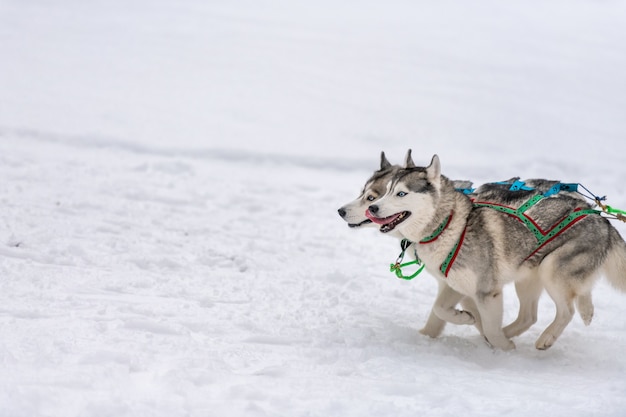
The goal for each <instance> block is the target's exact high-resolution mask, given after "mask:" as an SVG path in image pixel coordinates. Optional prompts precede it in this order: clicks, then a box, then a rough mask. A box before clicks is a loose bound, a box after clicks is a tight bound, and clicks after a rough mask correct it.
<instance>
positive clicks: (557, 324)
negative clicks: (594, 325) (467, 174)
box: [366, 155, 626, 350]
mask: <svg viewBox="0 0 626 417" xmlns="http://www.w3.org/2000/svg"><path fill="white" fill-rule="evenodd" d="M522 191H523V190H522ZM529 195H530V194H528V193H523V192H521V193H520V192H511V194H510V195H509V196H507V198H506V200H508V201H506V203H502V202H499V204H493V203H490V202H484V201H472V200H471V199H470V198H469V197H468V196H466V195H464V194H462V193H459V192H457V191H455V189H454V186H453V184H452V182H451V181H450V180H449V179H448V178H447V177H445V176H443V175H441V167H440V162H439V158H438V156H437V155H435V156H433V158H432V160H431V163H430V165H429V166H428V167H415V166H410V165H409V164H407V167H406V168H404V169H400V170H397V172H395V173H394V174H393V176H392V179H391V182H390V183H389V184H388V187H387V193H386V194H385V195H384V196H383V197H381V198H380V199H379V200H377V201H375V202H374V204H371V205H370V206H369V207H368V209H367V212H366V217H368V218H369V219H370V220H371V221H372V222H374V223H376V224H379V225H380V230H381V232H383V233H390V232H396V233H400V235H402V236H403V237H404V238H406V239H408V240H410V241H412V242H418V245H419V249H418V252H419V256H420V258H421V259H422V260H423V261H424V263H425V264H426V269H427V270H428V271H429V272H430V274H431V275H433V276H437V277H438V278H440V279H442V280H445V282H446V283H447V285H449V286H450V287H451V288H452V289H454V290H456V291H457V292H459V293H460V294H462V295H464V296H466V297H470V298H471V299H472V300H473V301H474V302H475V304H476V307H477V309H478V311H479V313H480V318H481V321H482V329H483V334H484V336H485V338H486V339H487V341H488V343H489V344H490V345H491V346H493V347H495V348H500V349H503V350H508V349H513V348H514V347H515V345H514V343H513V342H512V341H511V340H510V339H509V337H508V336H507V335H506V334H505V332H504V330H503V329H502V310H503V302H502V287H503V285H504V284H506V283H508V282H516V283H531V284H528V285H529V286H530V287H531V288H533V290H534V291H535V292H536V289H537V288H539V293H540V292H541V287H542V286H543V287H545V289H546V290H547V292H548V294H549V295H550V297H551V298H552V299H553V300H554V302H555V305H556V317H555V319H554V321H553V322H552V323H551V324H550V325H549V326H548V327H547V328H546V330H545V331H544V332H543V333H542V334H541V336H540V337H539V339H538V340H537V342H536V347H537V348H538V349H547V348H549V347H550V346H552V345H553V344H554V342H555V341H556V339H557V338H558V337H559V336H560V335H561V333H562V332H563V330H564V329H565V328H566V327H567V325H568V324H569V322H570V321H571V319H572V316H573V314H574V302H575V301H576V304H577V306H578V308H579V310H583V311H582V312H581V315H582V316H583V317H587V316H588V315H589V314H592V312H593V306H592V305H591V289H592V286H593V284H594V282H595V281H596V280H597V278H598V276H599V274H600V272H604V273H605V274H606V276H607V278H608V279H609V281H610V282H611V284H612V285H613V286H615V287H616V288H618V289H620V290H621V291H624V292H626V242H624V240H623V239H622V237H621V236H620V235H619V233H618V232H617V230H616V229H615V228H614V227H613V226H611V225H610V224H609V222H608V220H607V219H606V218H604V217H602V216H600V215H598V214H597V212H595V211H592V210H591V209H589V206H588V205H587V204H586V203H585V202H584V201H582V200H581V199H579V198H575V197H572V196H570V195H568V194H567V193H565V194H561V193H557V194H554V195H550V196H545V197H544V196H543V195H537V196H536V197H530V198H529ZM537 297H538V296H537ZM531 298H532V297H531ZM589 309H591V311H588V310H589ZM520 310H521V307H520ZM588 319H589V320H590V317H588Z"/></svg>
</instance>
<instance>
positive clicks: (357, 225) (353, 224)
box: [348, 219, 372, 227]
mask: <svg viewBox="0 0 626 417" xmlns="http://www.w3.org/2000/svg"><path fill="white" fill-rule="evenodd" d="M371 222H372V221H371V220H370V219H365V220H363V221H362V222H361V223H348V226H349V227H361V226H363V225H364V224H368V223H371Z"/></svg>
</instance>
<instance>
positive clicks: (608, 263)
mask: <svg viewBox="0 0 626 417" xmlns="http://www.w3.org/2000/svg"><path fill="white" fill-rule="evenodd" d="M609 240H610V243H611V246H610V247H611V249H610V251H609V253H608V256H607V258H606V260H605V261H604V273H605V274H606V277H607V279H608V280H609V282H610V283H611V285H613V286H614V287H615V288H617V289H618V290H620V291H622V292H626V242H624V239H622V237H621V236H620V234H619V232H618V231H617V230H615V228H614V227H611V228H610V232H609Z"/></svg>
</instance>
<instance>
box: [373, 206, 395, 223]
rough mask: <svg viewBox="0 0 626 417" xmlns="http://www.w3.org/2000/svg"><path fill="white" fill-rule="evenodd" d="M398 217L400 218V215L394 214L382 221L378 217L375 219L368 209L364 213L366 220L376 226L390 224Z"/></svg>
mask: <svg viewBox="0 0 626 417" xmlns="http://www.w3.org/2000/svg"><path fill="white" fill-rule="evenodd" d="M399 216H400V213H396V214H394V215H392V216H389V217H385V218H384V219H380V218H378V217H375V216H374V215H373V214H372V213H370V211H369V209H367V210H366V211H365V217H367V218H368V219H370V220H371V221H373V222H374V223H376V224H388V223H391V222H392V221H394V220H395V219H397V218H398V217H399Z"/></svg>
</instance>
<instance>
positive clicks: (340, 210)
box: [337, 207, 346, 217]
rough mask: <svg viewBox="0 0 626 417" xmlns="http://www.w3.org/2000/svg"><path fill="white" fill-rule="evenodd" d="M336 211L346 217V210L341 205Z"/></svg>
mask: <svg viewBox="0 0 626 417" xmlns="http://www.w3.org/2000/svg"><path fill="white" fill-rule="evenodd" d="M337 213H339V215H340V216H341V217H346V211H345V210H344V209H343V207H342V208H340V209H339V210H337Z"/></svg>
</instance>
